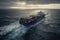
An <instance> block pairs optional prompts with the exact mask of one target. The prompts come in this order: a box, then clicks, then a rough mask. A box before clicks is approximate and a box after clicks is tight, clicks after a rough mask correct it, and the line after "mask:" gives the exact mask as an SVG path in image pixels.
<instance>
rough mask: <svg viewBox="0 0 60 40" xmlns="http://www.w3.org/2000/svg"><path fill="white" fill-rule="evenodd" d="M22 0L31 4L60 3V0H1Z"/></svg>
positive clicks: (11, 0)
mask: <svg viewBox="0 0 60 40" xmlns="http://www.w3.org/2000/svg"><path fill="white" fill-rule="evenodd" d="M17 1H18V2H19V1H20V2H21V1H25V2H27V3H30V4H49V3H60V0H0V2H17Z"/></svg>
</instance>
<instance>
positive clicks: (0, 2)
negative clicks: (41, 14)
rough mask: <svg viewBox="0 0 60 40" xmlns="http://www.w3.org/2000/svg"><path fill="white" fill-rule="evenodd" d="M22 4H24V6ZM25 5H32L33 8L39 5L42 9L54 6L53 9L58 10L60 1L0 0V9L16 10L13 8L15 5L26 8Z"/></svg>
mask: <svg viewBox="0 0 60 40" xmlns="http://www.w3.org/2000/svg"><path fill="white" fill-rule="evenodd" d="M19 2H20V3H19ZM24 2H25V6H24ZM26 4H28V5H29V4H34V6H33V7H35V6H38V5H35V4H40V6H41V7H42V8H43V7H48V6H50V7H52V8H54V6H55V8H57V9H60V0H0V8H4V7H6V8H7V7H12V8H13V7H14V8H17V7H15V6H17V5H23V7H25V8H26V6H27V5H26ZM41 4H42V5H41ZM55 4H56V5H55ZM46 5H48V6H46ZM51 5H52V6H51ZM19 7H20V6H19ZM50 7H49V8H50ZM28 8H29V6H28Z"/></svg>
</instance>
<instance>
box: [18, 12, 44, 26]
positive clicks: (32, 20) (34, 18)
mask: <svg viewBox="0 0 60 40" xmlns="http://www.w3.org/2000/svg"><path fill="white" fill-rule="evenodd" d="M43 18H45V13H44V12H42V11H40V12H38V13H37V14H36V15H30V16H29V17H25V18H20V20H19V23H20V24H22V25H24V26H31V25H34V24H36V23H38V22H39V21H41V20H42V19H43Z"/></svg>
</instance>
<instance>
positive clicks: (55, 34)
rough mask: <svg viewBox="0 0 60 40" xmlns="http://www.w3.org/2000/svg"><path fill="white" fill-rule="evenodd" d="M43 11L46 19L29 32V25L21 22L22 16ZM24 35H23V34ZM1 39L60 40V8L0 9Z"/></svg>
mask: <svg viewBox="0 0 60 40" xmlns="http://www.w3.org/2000/svg"><path fill="white" fill-rule="evenodd" d="M39 11H43V12H44V13H45V14H46V16H45V18H44V21H43V22H41V23H40V24H38V25H36V26H35V27H34V28H32V30H30V31H28V32H27V29H28V28H27V27H25V26H22V25H21V24H19V19H20V18H21V17H26V16H29V15H32V14H36V13H37V12H39ZM21 35H22V36H21ZM0 39H1V40H60V10H59V9H44V10H19V9H0Z"/></svg>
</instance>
